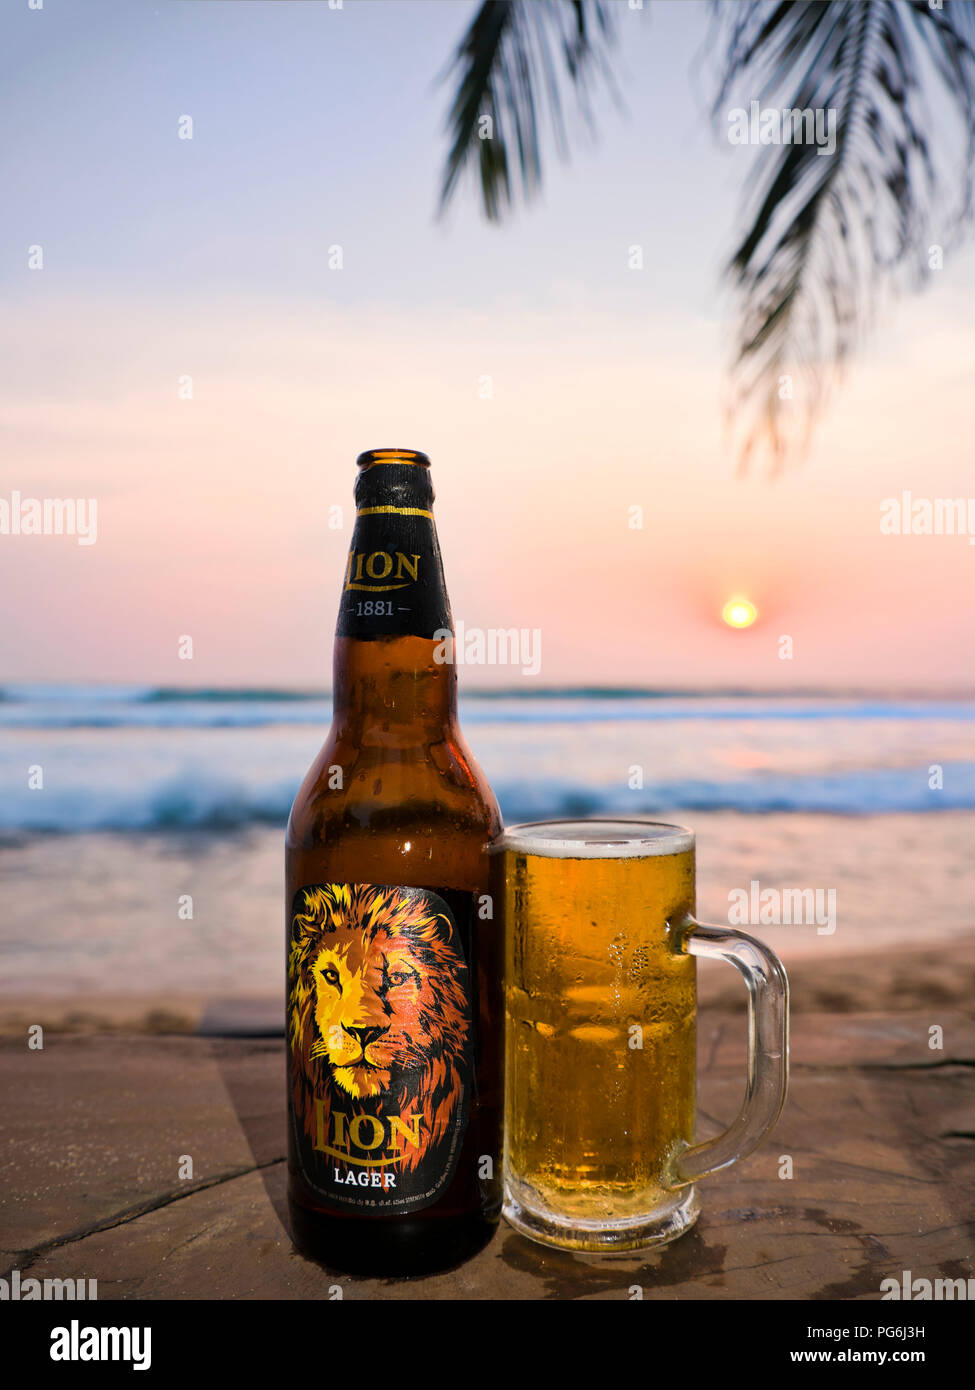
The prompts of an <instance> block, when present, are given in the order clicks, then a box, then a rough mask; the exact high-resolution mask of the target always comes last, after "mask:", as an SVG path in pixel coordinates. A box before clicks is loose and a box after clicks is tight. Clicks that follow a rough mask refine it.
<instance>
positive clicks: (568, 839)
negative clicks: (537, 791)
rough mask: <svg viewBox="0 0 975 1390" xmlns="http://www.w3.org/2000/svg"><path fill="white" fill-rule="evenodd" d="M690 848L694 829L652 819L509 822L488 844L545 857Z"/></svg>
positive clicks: (623, 855) (637, 854)
mask: <svg viewBox="0 0 975 1390" xmlns="http://www.w3.org/2000/svg"><path fill="white" fill-rule="evenodd" d="M693 848H694V831H693V830H688V829H687V827H686V826H684V825H666V824H664V822H663V821H652V820H633V819H627V820H622V819H621V820H608V819H607V820H539V821H526V822H525V823H524V824H523V825H509V826H508V827H507V828H506V829H505V830H504V831H503V832H502V834H501V835H500V836H499V838H498V839H497V840H496V841H495V842H494V844H493V845H492V849H495V850H505V849H510V850H516V851H517V852H518V853H519V854H537V855H541V856H542V857H543V858H546V859H647V858H649V857H650V856H652V855H661V854H682V853H684V852H685V851H686V850H689V849H693Z"/></svg>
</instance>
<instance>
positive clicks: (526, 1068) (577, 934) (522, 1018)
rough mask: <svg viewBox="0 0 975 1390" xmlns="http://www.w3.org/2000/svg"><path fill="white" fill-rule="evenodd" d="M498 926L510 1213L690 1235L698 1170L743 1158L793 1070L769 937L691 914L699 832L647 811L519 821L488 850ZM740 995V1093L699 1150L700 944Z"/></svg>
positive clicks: (661, 1237) (554, 1241)
mask: <svg viewBox="0 0 975 1390" xmlns="http://www.w3.org/2000/svg"><path fill="white" fill-rule="evenodd" d="M493 853H494V891H495V895H496V899H497V901H498V903H499V907H500V910H501V912H502V915H503V919H504V926H505V942H506V944H505V1000H506V1017H505V1059H506V1066H505V1096H506V1099H505V1160H504V1185H505V1206H504V1214H505V1217H506V1218H507V1220H508V1221H509V1222H510V1224H511V1225H513V1226H514V1227H515V1228H516V1229H517V1230H519V1231H521V1232H522V1233H523V1234H525V1235H528V1236H531V1237H532V1238H534V1239H536V1240H540V1241H542V1242H544V1243H546V1244H550V1245H558V1246H563V1247H566V1248H568V1249H576V1250H597V1251H598V1250H630V1249H641V1248H644V1247H646V1246H651V1245H655V1244H661V1243H663V1242H665V1241H668V1240H673V1239H675V1238H676V1237H677V1236H678V1235H680V1234H681V1233H682V1232H684V1231H686V1230H688V1229H689V1227H690V1226H691V1225H692V1224H693V1222H694V1221H695V1219H696V1217H697V1213H698V1206H697V1200H696V1194H695V1190H694V1187H693V1182H694V1181H695V1180H696V1179H698V1178H701V1177H705V1176H707V1175H708V1174H710V1173H713V1172H716V1171H717V1170H718V1169H720V1168H724V1167H727V1166H728V1165H729V1164H731V1163H733V1162H735V1160H736V1159H738V1158H741V1157H744V1155H745V1154H747V1153H750V1152H751V1151H752V1150H753V1149H754V1148H755V1147H756V1145H757V1144H758V1143H760V1141H761V1140H762V1139H763V1138H764V1136H765V1135H766V1134H767V1133H768V1131H769V1130H770V1129H771V1127H772V1125H773V1124H774V1123H775V1120H776V1118H777V1117H778V1114H779V1112H780V1110H781V1108H782V1104H783V1102H784V1100H785V1094H786V1087H787V1072H788V983H787V981H786V977H785V972H784V970H783V968H782V965H781V963H780V962H779V960H778V958H777V957H776V956H775V955H774V954H773V953H772V952H771V951H770V950H768V948H767V947H765V946H763V945H762V944H761V943H760V942H757V941H754V940H753V939H752V938H751V937H748V936H745V935H744V933H742V932H737V931H733V930H731V929H730V928H727V927H705V926H702V925H701V924H699V923H697V922H695V921H694V917H693V913H694V836H693V833H692V832H691V831H689V830H686V829H684V828H683V827H680V826H671V825H662V824H660V823H656V822H652V821H641V820H639V819H637V820H588V821H548V822H538V823H535V824H530V825H519V826H513V827H511V828H509V829H508V830H506V831H505V832H504V834H503V835H502V836H501V837H500V838H499V840H498V841H497V842H496V843H495V845H494V850H493ZM698 955H707V956H716V957H718V958H720V959H724V960H728V961H730V962H731V963H733V964H734V965H736V966H737V967H738V969H739V970H741V972H742V973H743V975H744V976H745V979H746V983H747V984H748V989H749V1014H750V1019H749V1057H748V1087H747V1091H746V1098H745V1105H744V1108H743V1110H742V1113H741V1114H740V1115H739V1117H738V1119H737V1120H736V1121H735V1123H734V1124H733V1125H732V1126H731V1128H730V1129H729V1130H727V1131H726V1132H725V1133H724V1134H722V1135H720V1136H718V1138H716V1139H713V1140H710V1141H709V1142H708V1143H706V1144H700V1145H695V1144H694V1115H695V1090H696V1087H695V1074H696V1056H695V1015H696V1004H697V996H696V963H695V959H694V958H695V956H698Z"/></svg>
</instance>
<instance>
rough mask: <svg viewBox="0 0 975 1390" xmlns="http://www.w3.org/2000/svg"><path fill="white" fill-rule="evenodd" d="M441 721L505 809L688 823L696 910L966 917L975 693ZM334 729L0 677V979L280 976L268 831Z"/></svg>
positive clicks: (925, 924) (126, 981)
mask: <svg viewBox="0 0 975 1390" xmlns="http://www.w3.org/2000/svg"><path fill="white" fill-rule="evenodd" d="M460 716H461V723H462V727H463V730H464V734H465V737H466V739H467V742H468V744H469V745H470V747H471V749H472V751H473V752H474V755H475V757H476V758H477V760H478V762H479V763H480V765H481V768H482V769H483V771H484V772H485V774H486V776H487V778H488V780H489V781H490V783H491V785H492V787H493V788H494V791H495V794H496V795H497V798H498V801H499V803H500V805H501V810H502V814H503V816H504V819H505V822H506V823H507V824H511V823H514V822H517V821H523V820H537V819H543V818H548V817H554V816H573V817H576V816H595V815H612V814H621V815H628V814H640V815H653V816H655V817H658V818H660V819H663V820H669V821H676V822H678V823H680V824H684V825H690V826H691V827H692V828H694V829H695V831H696V832H697V839H698V866H699V894H698V907H699V915H707V914H710V916H711V918H712V920H719V921H720V920H725V921H727V920H728V914H729V902H730V901H731V895H732V894H735V893H740V892H742V891H745V892H750V893H751V897H750V901H751V902H752V903H754V902H755V900H756V899H755V893H754V891H753V890H752V889H751V885H752V884H753V883H757V884H759V885H760V889H761V888H765V887H773V888H774V887H776V886H778V887H780V888H784V887H789V886H794V887H798V888H800V889H803V888H811V889H813V890H816V889H821V890H822V892H823V894H824V895H825V894H827V893H828V891H829V890H830V889H832V890H833V893H834V900H835V904H836V910H835V914H834V916H835V920H834V923H833V927H832V929H827V930H825V931H823V930H820V928H819V926H817V925H816V924H814V923H806V924H804V925H793V926H778V927H777V928H776V929H775V930H774V931H773V932H772V934H771V936H770V939H774V938H775V937H776V934H778V936H779V937H780V938H781V937H783V936H787V937H788V939H789V943H790V950H796V949H798V948H797V943H802V946H801V949H803V950H813V949H815V950H819V951H826V950H829V951H837V950H842V949H850V950H852V949H857V950H862V949H864V948H865V947H869V948H870V949H881V948H883V947H884V946H885V945H890V944H892V943H893V944H905V943H910V942H914V943H917V942H918V941H921V940H923V939H924V933H925V932H928V933H930V932H932V931H937V932H940V933H943V934H947V936H949V937H950V936H951V934H952V933H954V932H969V933H970V930H971V927H972V924H973V923H975V874H973V873H972V871H971V860H972V850H973V847H975V698H973V699H962V698H952V699H944V698H921V697H912V698H909V699H908V698H881V697H878V696H875V695H857V694H849V695H824V694H815V693H809V694H796V695H781V696H779V695H768V694H756V693H749V692H734V691H729V692H725V693H715V692H707V693H699V692H682V693H677V692H673V691H667V692H646V691H640V692H633V691H617V690H598V689H586V690H581V689H575V690H545V691H537V692H535V693H532V694H530V695H529V694H525V693H523V692H520V691H519V692H516V693H515V692H497V693H494V692H491V693H483V692H482V693H476V692H470V691H468V692H466V693H464V694H463V695H462V698H461V705H460ZM330 719H331V702H330V699H329V696H328V694H327V693H323V692H307V691H293V690H276V689H236V690H226V689H223V690H188V689H166V688H160V687H153V686H111V687H109V686H99V687H91V686H67V685H39V684H37V685H26V684H24V685H8V686H6V687H4V688H3V689H2V690H0V782H2V786H3V796H2V799H0V875H2V880H3V885H4V887H3V903H4V906H3V912H2V921H0V995H3V996H5V997H8V998H9V997H11V996H19V997H33V996H35V995H38V994H41V995H62V996H63V995H66V994H72V993H74V992H79V993H82V994H84V993H86V992H87V993H88V994H98V993H99V992H101V993H112V994H128V993H131V992H133V991H135V992H136V993H140V992H141V993H143V994H152V995H154V996H166V995H167V994H169V993H173V992H175V993H179V992H180V991H197V992H199V991H203V992H204V993H206V992H208V991H221V990H222V991H224V992H226V993H248V992H252V991H256V992H263V991H265V990H268V991H271V992H273V991H274V990H276V989H278V987H279V984H280V975H281V970H282V962H283V953H282V931H283V926H282V923H283V916H284V909H283V882H282V870H283V854H282V839H283V834H284V828H285V825H286V822H287V818H288V812H289V809H290V806H291V802H292V800H293V798H294V795H295V792H296V790H297V788H298V786H299V784H300V782H301V780H302V778H303V776H304V774H305V771H306V770H307V768H308V766H309V764H310V763H311V761H312V759H313V758H314V756H315V754H316V753H317V751H318V749H319V748H320V746H321V744H322V742H323V740H324V737H325V735H326V733H327V730H328V726H329V723H330ZM759 891H760V890H759ZM186 900H189V902H190V904H191V907H190V909H189V910H190V913H191V915H189V916H187V915H186V914H187V907H186ZM823 901H824V902H825V901H826V898H825V896H824V898H823ZM181 904H182V906H180V905H181ZM702 905H703V908H704V912H703V913H702V911H701V909H702Z"/></svg>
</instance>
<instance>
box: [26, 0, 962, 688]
mask: <svg viewBox="0 0 975 1390" xmlns="http://www.w3.org/2000/svg"><path fill="white" fill-rule="evenodd" d="M473 9H474V6H473V4H471V3H466V2H465V3H457V4H453V3H449V2H448V0H442V2H441V3H413V2H412V0H403V2H402V3H368V4H365V3H355V0H345V4H344V5H343V7H342V8H341V9H340V10H332V9H329V8H328V6H327V5H326V4H325V3H312V4H287V3H284V4H277V3H275V4H272V3H267V4H265V3H235V2H234V0H230V2H229V3H224V4H168V3H158V4H156V5H153V4H145V3H140V2H138V0H137V2H136V3H133V0H124V2H123V0H116V2H115V3H101V2H100V0H99V2H98V3H96V2H95V0H89V2H88V3H85V4H84V5H81V4H77V3H75V4H69V3H66V2H65V0H45V4H44V7H43V9H42V10H40V11H32V10H29V9H28V8H27V5H26V3H24V4H21V5H17V6H7V7H6V8H5V9H4V11H3V15H2V19H0V25H2V36H3V43H2V45H0V48H2V58H0V62H2V66H3V80H2V84H0V112H2V124H3V129H4V132H5V139H4V142H3V150H2V155H0V159H2V170H3V187H4V189H5V191H6V198H5V211H4V217H3V221H2V228H0V276H2V293H3V299H4V305H5V307H4V313H3V332H2V337H0V346H2V385H0V398H2V421H3V424H2V430H3V439H4V444H3V469H2V480H0V496H4V497H7V498H9V497H10V495H11V492H12V491H13V490H18V491H19V492H20V493H21V494H22V495H23V496H33V497H38V498H43V497H94V498H96V499H97V502H98V539H97V542H96V544H94V545H91V546H79V545H78V544H77V543H76V540H75V539H74V538H72V537H67V536H61V537H53V536H52V537H33V536H8V535H3V536H0V573H2V588H0V673H2V675H0V679H2V680H3V681H6V682H14V681H35V680H52V681H59V680H65V681H107V682H120V681H133V682H145V683H154V684H166V685H181V684H187V685H204V686H207V685H231V684H259V685H264V686H266V685H295V686H321V685H327V684H328V682H329V680H330V677H331V647H332V633H333V629H334V620H335V613H336V609H337V604H338V595H339V587H340V583H341V576H342V570H343V565H344V558H345V552H346V550H347V548H348V544H349V539H350V535H351V531H350V526H351V520H352V505H351V502H352V485H353V482H354V475H355V467H354V464H355V457H356V455H357V454H358V453H359V452H360V451H361V450H363V449H367V448H374V447H382V446H402V447H409V448H416V449H422V450H424V451H426V452H427V453H428V454H429V455H430V457H431V459H432V463H433V477H434V484H435V487H436V490H437V503H436V512H437V520H438V527H439V533H440V540H441V546H442V549H443V553H444V561H445V567H446V574H447V581H448V586H449V590H450V596H451V600H452V606H453V610H454V615H455V617H456V618H462V619H463V620H464V622H465V623H466V624H467V625H468V626H480V627H485V628H486V627H526V628H538V629H539V630H540V632H541V634H542V666H541V671H540V673H539V675H538V676H536V677H533V678H532V679H531V681H530V682H529V681H528V680H526V678H524V677H522V676H521V675H520V674H519V672H518V671H517V670H511V669H510V668H509V669H505V668H484V669H479V670H476V671H474V670H471V671H468V672H466V673H465V676H464V679H465V682H467V683H469V684H470V685H472V686H488V685H515V686H525V685H528V684H531V683H534V684H535V685H557V684H563V683H568V684H578V685H593V684H598V685H610V684H623V685H651V686H654V685H662V686H682V687H697V686H701V687H705V688H707V687H726V686H748V687H759V688H762V687H774V688H807V689H808V688H833V687H839V688H847V687H858V688H869V689H874V690H877V691H897V690H910V689H926V690H964V689H968V688H970V686H971V684H972V681H971V675H972V669H973V659H972V654H973V651H975V620H973V604H972V592H973V576H975V545H972V544H970V543H969V538H968V537H967V536H887V535H882V534H881V531H880V517H881V504H882V502H883V500H884V499H885V498H889V497H891V496H898V495H899V494H900V493H901V492H902V490H904V489H910V490H911V491H912V492H913V494H914V495H915V496H918V497H922V496H923V497H930V498H937V497H965V498H967V497H968V496H969V495H970V494H973V493H975V487H973V483H972V441H973V434H975V431H973V428H972V401H973V399H975V339H973V335H972V332H971V326H972V324H973V322H975V250H973V248H972V247H971V246H968V247H967V248H966V249H965V250H964V251H963V252H958V253H954V254H952V255H950V256H949V257H948V258H947V259H946V264H945V268H944V269H943V270H941V271H938V272H935V273H934V274H933V275H932V277H931V283H930V285H929V287H928V288H927V289H926V290H925V291H924V293H923V294H921V295H918V296H913V297H904V298H902V299H901V300H900V301H898V302H895V303H893V304H891V305H890V306H888V307H886V308H885V309H884V312H883V315H882V317H881V319H880V321H879V323H878V326H877V328H876V330H875V331H874V333H873V335H872V337H871V339H870V341H869V344H868V346H867V347H866V349H865V350H864V351H863V353H862V354H861V355H860V357H859V359H858V360H857V361H856V362H855V364H854V365H853V367H852V368H851V370H850V371H849V373H848V376H847V379H846V381H845V384H844V385H843V386H842V388H841V389H840V391H839V392H838V393H837V394H836V395H835V396H834V398H833V400H832V402H831V404H830V406H829V409H828V412H827V414H826V416H825V417H824V419H823V421H822V423H821V425H820V427H819V429H818V430H817V432H816V434H815V436H814V439H813V444H812V448H811V451H810V453H809V455H808V457H807V458H806V459H805V460H804V461H802V462H797V463H795V464H793V465H792V466H791V468H790V470H789V471H788V472H787V473H786V474H785V475H784V476H782V477H779V478H777V479H770V478H769V477H768V476H767V474H766V473H765V472H764V471H763V470H762V469H761V468H756V469H755V470H754V471H753V472H752V473H750V474H749V475H748V476H747V477H744V478H742V477H739V476H738V474H737V470H736V460H735V455H734V452H733V449H732V448H731V446H730V443H729V441H728V439H727V437H726V433H725V428H724V420H723V413H722V408H723V404H724V401H725V396H726V389H727V378H726V374H725V368H726V366H727V363H728V359H729V355H730V336H731V325H732V306H731V303H730V300H729V298H728V296H727V295H726V294H725V293H723V292H722V291H721V288H720V270H721V265H722V263H723V260H724V259H725V258H726V257H727V255H728V253H729V251H730V249H731V247H732V245H733V243H734V238H735V235H736V231H738V230H740V223H739V221H738V209H739V196H740V192H741V190H742V188H743V187H744V186H745V182H746V180H747V179H748V178H749V177H750V176H749V172H748V171H749V169H750V168H751V167H752V163H753V161H754V160H755V158H756V151H755V150H754V149H748V148H741V147H732V146H730V145H729V144H728V143H727V142H726V141H723V140H722V138H721V132H720V130H719V131H718V132H716V131H715V129H714V126H713V125H712V124H711V122H710V120H709V118H708V105H709V99H710V97H711V94H712V90H713V86H712V82H711V79H710V76H709V74H710V71H711V69H710V68H709V66H708V64H707V62H706V61H703V60H702V48H703V45H704V43H705V39H706V34H707V7H706V6H705V5H703V4H697V3H693V2H692V3H684V4H676V3H667V2H666V0H654V3H653V4H652V6H650V14H649V15H647V14H646V13H644V14H639V13H631V12H629V11H628V10H627V9H626V7H625V6H621V7H620V11H619V16H618V19H619V24H618V28H619V31H620V43H619V60H620V61H619V65H618V71H619V76H620V88H621V92H622V96H623V99H624V102H625V109H622V110H618V109H616V108H615V107H614V106H613V105H612V103H611V102H609V101H606V100H598V101H597V103H596V106H597V112H598V136H597V138H596V139H595V140H589V141H587V140H585V139H581V140H580V139H577V140H576V141H575V142H574V153H573V157H572V159H571V161H570V162H569V163H568V164H563V163H561V162H560V161H559V160H558V159H557V158H556V157H555V156H554V155H552V156H551V157H550V159H549V161H548V164H547V168H546V179H545V188H544V190H543V195H542V198H541V200H540V201H539V202H538V203H537V204H536V205H534V206H533V207H531V208H529V209H527V210H526V209H523V208H519V209H518V210H517V211H516V213H515V214H514V215H513V216H512V217H511V218H510V219H509V220H508V221H506V222H505V223H504V224H502V226H501V227H500V228H499V227H493V226H487V225H486V224H485V223H484V222H483V220H482V219H481V217H480V214H479V211H478V208H477V205H476V201H475V198H474V194H473V189H472V188H471V186H470V185H466V184H465V186H464V187H463V189H462V190H461V193H460V196H459V197H458V198H457V200H456V202H455V204H454V205H453V206H452V208H451V210H450V212H449V215H448V216H447V217H446V218H445V219H444V220H443V221H438V220H437V219H436V215H435V214H436V201H437V193H438V187H439V175H440V169H441V166H442V163H443V158H444V154H445V149H446V135H445V131H444V123H445V114H446V110H447V106H448V98H449V91H450V86H449V84H445V83H444V82H442V81H440V80H439V78H440V77H441V75H442V74H443V71H444V68H445V66H446V64H447V61H448V59H449V57H450V56H451V54H452V52H453V50H454V48H455V46H456V43H457V41H458V39H459V37H460V35H461V34H462V32H463V30H464V27H465V25H466V24H467V23H468V22H469V19H470V16H471V14H472V13H473ZM186 114H189V115H191V116H192V118H193V139H192V140H181V139H179V138H178V122H179V119H180V117H181V116H183V115H186ZM576 133H577V135H578V134H579V132H578V131H577V132H576ZM757 154H758V157H761V151H758V152H757ZM634 243H639V244H641V245H642V246H643V248H644V269H643V270H642V271H632V270H629V269H628V268H627V250H628V247H629V246H631V245H632V244H634ZM35 245H40V246H42V247H43V260H44V264H43V269H36V270H32V269H29V268H28V248H29V247H31V246H35ZM334 245H340V246H341V247H342V257H343V266H342V268H341V269H340V270H336V269H329V251H328V248H329V247H330V246H334ZM184 376H190V377H191V378H192V383H193V399H192V400H181V399H180V397H179V387H180V379H181V377H184ZM485 377H490V378H491V381H492V383H493V396H492V397H491V398H490V399H483V398H482V391H483V386H482V382H483V378H485ZM334 504H342V505H343V506H344V508H345V526H344V528H343V529H339V530H330V529H329V527H328V521H327V518H328V510H329V508H330V507H331V506H333V505H334ZM634 505H639V506H641V507H642V508H643V513H644V524H643V529H642V530H633V529H631V528H630V526H629V524H628V517H629V509H630V508H631V507H632V506H634ZM737 594H741V595H744V596H747V597H748V598H750V599H751V600H753V602H754V603H755V604H756V606H757V608H758V614H759V617H758V621H757V622H756V623H755V624H754V625H753V626H752V627H750V628H749V629H747V630H745V631H738V632H736V631H731V630H729V629H728V628H727V627H726V626H725V625H724V624H723V623H722V621H721V609H722V607H723V605H724V604H725V602H726V601H727V600H728V599H729V598H730V597H731V596H732V595H737ZM184 634H189V635H192V637H193V641H194V659H193V660H192V662H186V661H180V660H179V659H178V655H177V644H178V639H179V638H180V636H182V635H184ZM784 635H787V636H790V637H791V638H792V650H793V656H792V659H791V660H782V659H780V656H779V651H780V646H781V644H780V638H781V637H782V636H784Z"/></svg>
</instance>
